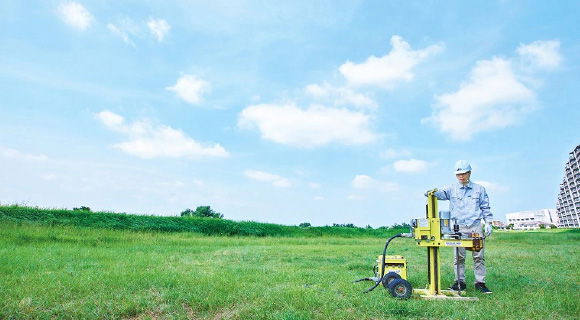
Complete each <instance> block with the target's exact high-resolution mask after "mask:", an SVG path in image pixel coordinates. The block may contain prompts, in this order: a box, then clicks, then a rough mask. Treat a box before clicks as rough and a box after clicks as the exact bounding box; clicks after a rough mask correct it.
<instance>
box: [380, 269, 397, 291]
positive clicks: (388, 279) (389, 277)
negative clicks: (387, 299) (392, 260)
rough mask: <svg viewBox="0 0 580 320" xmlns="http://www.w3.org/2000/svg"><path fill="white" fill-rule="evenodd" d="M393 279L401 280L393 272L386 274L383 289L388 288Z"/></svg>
mask: <svg viewBox="0 0 580 320" xmlns="http://www.w3.org/2000/svg"><path fill="white" fill-rule="evenodd" d="M395 279H401V276H400V275H399V274H398V273H395V272H388V273H387V274H385V276H384V277H383V287H385V288H387V289H388V288H389V283H391V281H393V280H395Z"/></svg>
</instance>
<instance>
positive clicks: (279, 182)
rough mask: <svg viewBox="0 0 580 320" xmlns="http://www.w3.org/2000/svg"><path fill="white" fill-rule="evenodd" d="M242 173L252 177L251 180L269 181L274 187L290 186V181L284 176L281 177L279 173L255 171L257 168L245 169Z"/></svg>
mask: <svg viewBox="0 0 580 320" xmlns="http://www.w3.org/2000/svg"><path fill="white" fill-rule="evenodd" d="M244 175H245V176H246V177H248V178H250V179H253V180H257V181H262V182H269V183H271V184H272V185H273V186H274V187H278V188H287V187H291V186H292V183H291V182H290V180H288V179H286V178H284V177H281V176H279V175H276V174H272V173H268V172H263V171H257V170H246V171H244Z"/></svg>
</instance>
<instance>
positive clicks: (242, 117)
mask: <svg viewBox="0 0 580 320" xmlns="http://www.w3.org/2000/svg"><path fill="white" fill-rule="evenodd" d="M370 126H371V119H370V117H369V116H368V115H366V114H364V113H360V112H354V111H349V110H347V109H336V108H329V107H324V106H320V105H312V106H310V108H308V109H306V110H304V109H301V108H298V107H296V105H295V104H294V103H287V104H281V105H275V104H259V105H252V106H249V107H247V108H245V109H244V110H243V111H242V112H241V113H240V114H239V116H238V127H240V128H243V129H252V128H254V127H257V128H258V130H259V131H260V133H261V136H262V138H263V139H266V140H270V141H274V142H276V143H281V144H286V145H291V146H295V147H305V148H310V147H317V146H322V145H325V144H329V143H332V142H337V143H342V144H346V145H357V144H364V143H369V142H372V141H374V140H375V139H376V136H375V134H373V133H372V132H371V131H370Z"/></svg>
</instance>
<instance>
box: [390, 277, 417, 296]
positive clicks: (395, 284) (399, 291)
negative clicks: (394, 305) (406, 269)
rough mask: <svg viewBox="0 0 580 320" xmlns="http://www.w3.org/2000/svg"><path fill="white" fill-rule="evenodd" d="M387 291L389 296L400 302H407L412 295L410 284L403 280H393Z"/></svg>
mask: <svg viewBox="0 0 580 320" xmlns="http://www.w3.org/2000/svg"><path fill="white" fill-rule="evenodd" d="M387 289H389V293H390V294H391V296H393V297H395V298H399V299H402V300H407V299H408V298H409V297H410V296H411V293H413V289H412V288H411V284H410V283H409V282H408V281H407V280H405V279H394V280H393V281H391V283H389V287H388V288H387Z"/></svg>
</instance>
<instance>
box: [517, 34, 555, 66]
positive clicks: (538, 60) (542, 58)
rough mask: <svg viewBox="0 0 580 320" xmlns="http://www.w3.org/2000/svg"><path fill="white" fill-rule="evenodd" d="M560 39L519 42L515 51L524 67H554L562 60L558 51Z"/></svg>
mask: <svg viewBox="0 0 580 320" xmlns="http://www.w3.org/2000/svg"><path fill="white" fill-rule="evenodd" d="M559 48H560V41H557V40H552V41H535V42H532V43H531V44H527V45H525V44H521V45H520V46H519V47H518V49H517V53H518V54H519V55H520V56H521V59H522V60H523V63H524V64H525V67H527V68H530V69H532V70H538V69H547V70H551V69H555V68H557V67H558V66H560V63H561V62H562V55H561V54H560V52H559V51H558V50H559Z"/></svg>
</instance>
